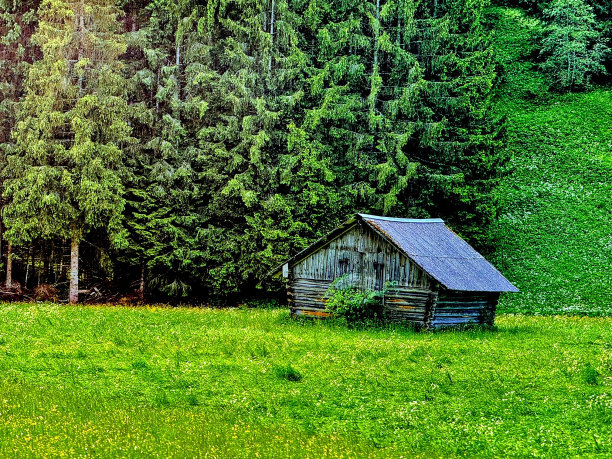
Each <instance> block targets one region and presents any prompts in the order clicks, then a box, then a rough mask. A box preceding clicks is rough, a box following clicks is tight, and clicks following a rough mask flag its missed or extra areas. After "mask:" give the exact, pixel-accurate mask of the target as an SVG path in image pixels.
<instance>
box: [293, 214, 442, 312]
mask: <svg viewBox="0 0 612 459" xmlns="http://www.w3.org/2000/svg"><path fill="white" fill-rule="evenodd" d="M343 276H344V277H345V278H346V281H347V283H350V285H354V286H357V287H359V288H361V289H363V290H378V291H380V290H382V289H383V288H384V287H385V286H386V285H388V283H389V282H393V288H392V289H389V294H388V295H387V296H386V297H385V307H387V308H388V309H390V311H389V313H390V315H391V316H393V317H394V318H396V319H406V320H417V321H422V320H423V318H424V315H425V307H426V304H427V300H428V298H429V296H430V292H431V288H432V280H431V277H430V276H429V275H427V273H425V272H424V271H423V270H422V269H421V268H420V267H418V266H417V265H416V264H415V263H414V262H412V261H411V260H410V259H409V258H408V257H406V256H405V255H404V254H403V253H401V252H400V251H398V250H397V248H396V247H394V246H393V245H392V244H391V243H389V241H387V240H386V239H384V238H383V237H381V236H380V235H379V234H377V233H376V232H375V231H373V230H372V229H371V228H369V227H368V226H367V225H364V224H355V225H354V226H352V227H350V228H348V229H347V230H346V231H345V232H343V233H342V234H341V235H339V236H338V237H336V238H335V239H332V240H330V241H329V242H327V243H326V244H325V245H323V246H321V247H319V248H318V249H317V250H316V251H314V252H312V253H310V254H308V256H306V257H305V258H303V259H302V260H300V261H298V262H296V263H295V264H294V265H293V266H292V267H291V268H290V270H289V276H288V277H289V281H288V295H289V306H290V308H291V311H292V313H293V314H295V315H311V316H318V317H324V316H327V315H328V314H327V313H326V312H325V294H326V292H327V289H328V288H329V287H330V286H331V284H332V282H333V281H334V280H336V279H338V278H341V277H343Z"/></svg>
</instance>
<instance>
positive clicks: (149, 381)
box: [0, 304, 612, 457]
mask: <svg viewBox="0 0 612 459" xmlns="http://www.w3.org/2000/svg"><path fill="white" fill-rule="evenodd" d="M611 386H612V318H591V317H569V316H565V317H563V316H553V317H534V316H524V315H501V316H499V317H498V319H497V325H496V327H495V328H494V329H471V330H463V331H442V332H436V333H417V332H414V331H412V330H410V329H408V328H404V327H401V326H399V325H393V326H387V327H378V328H377V327H374V328H369V329H367V330H366V329H350V328H347V327H345V326H342V325H340V324H338V323H334V322H333V321H326V322H323V321H314V322H299V321H294V320H292V319H290V318H289V314H288V312H287V311H286V310H284V309H250V308H240V309H224V310H215V309H196V308H165V307H158V308H155V307H149V308H125V307H112V306H97V307H92V306H85V307H71V306H60V305H52V304H39V305H34V304H9V305H2V308H0V394H1V395H0V456H2V457H6V456H13V457H28V456H37V457H42V456H48V457H61V456H69V457H83V456H98V457H117V456H131V457H155V456H158V457H193V456H201V457H258V456H263V457H272V456H273V457H385V456H393V457H402V456H403V457H459V456H468V457H474V456H476V457H478V456H482V457H484V456H486V457H491V456H498V457H502V456H503V457H512V456H516V457H518V456H521V457H523V456H527V455H528V456H547V457H568V456H606V455H611V454H612V387H611Z"/></svg>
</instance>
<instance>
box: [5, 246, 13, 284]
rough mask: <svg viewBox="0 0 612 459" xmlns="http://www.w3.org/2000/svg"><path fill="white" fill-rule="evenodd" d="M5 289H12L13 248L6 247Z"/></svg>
mask: <svg viewBox="0 0 612 459" xmlns="http://www.w3.org/2000/svg"><path fill="white" fill-rule="evenodd" d="M6 288H7V290H10V289H11V288H13V246H12V245H11V244H9V245H8V248H7V251H6Z"/></svg>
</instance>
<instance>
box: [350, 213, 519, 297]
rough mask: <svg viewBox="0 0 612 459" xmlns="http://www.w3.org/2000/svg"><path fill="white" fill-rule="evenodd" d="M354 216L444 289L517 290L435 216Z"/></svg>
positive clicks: (477, 290)
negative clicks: (433, 217) (424, 217)
mask: <svg viewBox="0 0 612 459" xmlns="http://www.w3.org/2000/svg"><path fill="white" fill-rule="evenodd" d="M357 217H358V218H360V219H362V220H363V221H364V222H365V223H367V224H368V226H370V227H371V228H372V229H374V231H376V232H377V233H379V234H380V235H381V236H382V237H384V238H385V239H387V240H388V241H389V242H391V243H392V244H393V245H395V246H396V247H397V248H398V249H399V250H401V251H402V252H404V253H405V254H406V256H408V258H410V259H412V260H413V261H414V262H415V263H416V264H417V265H419V266H420V267H421V268H423V270H425V272H427V273H428V274H429V275H430V276H431V277H433V278H434V279H436V280H437V281H438V282H440V283H441V284H442V285H444V286H445V287H446V288H448V289H451V290H463V291H476V292H518V289H517V288H516V287H515V286H514V285H512V284H511V283H510V282H509V281H508V280H507V279H506V278H505V277H504V276H503V275H502V274H501V273H500V272H499V271H498V270H497V269H495V267H494V266H493V265H492V264H491V263H489V262H488V261H487V260H485V258H484V257H483V256H482V255H480V254H479V253H478V252H476V250H474V249H473V248H472V246H470V245H469V244H468V243H467V242H465V241H464V240H463V239H461V238H460V237H459V236H457V235H456V234H455V233H454V232H453V231H451V230H450V229H449V228H448V227H447V226H446V225H445V224H444V221H443V220H441V219H439V218H435V219H427V220H414V219H407V218H389V217H377V216H375V215H367V214H357Z"/></svg>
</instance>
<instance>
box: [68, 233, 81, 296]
mask: <svg viewBox="0 0 612 459" xmlns="http://www.w3.org/2000/svg"><path fill="white" fill-rule="evenodd" d="M68 300H69V301H70V303H78V302H79V241H78V239H77V238H76V237H73V238H72V243H71V245H70V293H69V295H68Z"/></svg>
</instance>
